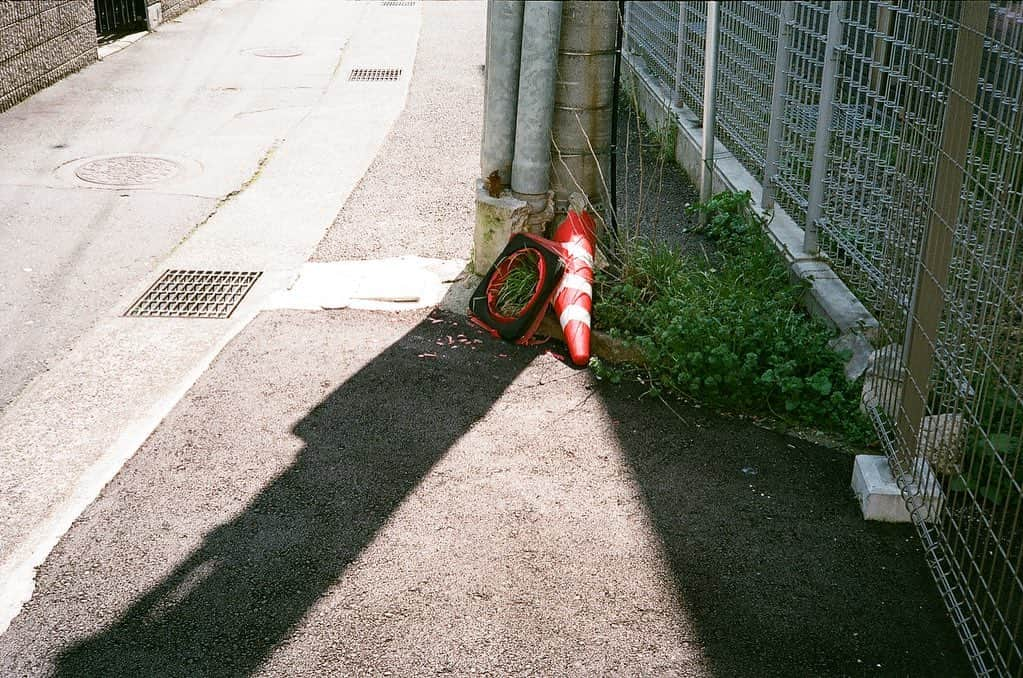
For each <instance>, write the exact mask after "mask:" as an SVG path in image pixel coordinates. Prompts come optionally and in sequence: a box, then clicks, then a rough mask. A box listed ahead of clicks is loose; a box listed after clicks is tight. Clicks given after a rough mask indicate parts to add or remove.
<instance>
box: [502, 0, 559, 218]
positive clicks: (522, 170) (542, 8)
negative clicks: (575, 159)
mask: <svg viewBox="0 0 1023 678" xmlns="http://www.w3.org/2000/svg"><path fill="white" fill-rule="evenodd" d="M560 38H561V2H560V0H558V1H544V2H529V3H527V4H526V7H525V11H524V12H523V16H522V58H521V61H520V65H519V102H518V110H517V111H516V115H515V154H514V157H513V159H512V181H511V186H512V191H513V192H514V193H515V194H516V196H517V197H519V198H520V199H522V200H524V201H526V202H527V203H528V204H529V207H530V209H531V210H532V211H534V212H541V211H545V210H546V209H547V206H548V205H547V201H548V199H547V191H548V190H550V178H551V123H552V121H553V119H554V77H555V72H556V70H557V63H558V42H559V40H560Z"/></svg>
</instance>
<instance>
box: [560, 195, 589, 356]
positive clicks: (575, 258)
mask: <svg viewBox="0 0 1023 678" xmlns="http://www.w3.org/2000/svg"><path fill="white" fill-rule="evenodd" d="M553 240H554V241H555V242H556V243H558V244H559V245H561V247H562V248H563V249H564V250H565V255H566V266H565V275H564V276H562V278H561V283H560V285H559V286H558V289H557V291H556V292H555V293H554V302H553V303H554V312H555V313H557V314H558V321H559V322H560V323H561V329H562V331H563V332H564V334H565V343H566V344H568V353H569V355H571V356H572V362H574V363H575V364H576V365H585V364H587V363H588V362H589V361H590V310H591V309H592V308H593V252H594V249H595V247H596V240H597V228H596V225H595V224H594V223H593V217H591V216H590V215H589V213H587V212H586V211H585V210H581V211H575V210H572V211H570V212H569V213H568V216H566V217H565V220H564V221H562V222H561V225H560V226H558V228H557V230H556V231H554V238H553Z"/></svg>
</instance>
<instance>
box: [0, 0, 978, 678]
mask: <svg viewBox="0 0 1023 678" xmlns="http://www.w3.org/2000/svg"><path fill="white" fill-rule="evenodd" d="M417 11H421V13H422V14H421V16H422V28H421V32H420V38H419V49H418V53H417V54H416V57H415V70H414V74H413V77H412V81H411V84H410V89H409V98H408V103H407V106H406V107H405V108H404V110H403V111H402V112H401V114H400V116H398V117H397V121H396V123H395V126H394V129H393V130H392V131H391V133H390V134H389V136H388V137H387V139H386V140H385V141H384V142H383V145H382V147H381V149H380V154H379V155H378V157H377V159H376V160H375V161H374V162H373V165H372V167H371V168H370V169H369V171H368V173H367V174H366V176H365V177H364V178H363V179H362V181H361V183H360V185H359V187H358V188H357V189H355V190H354V191H353V192H352V195H351V197H350V198H349V199H348V201H347V202H346V204H345V207H344V208H343V209H342V210H341V212H340V214H339V215H338V217H337V219H335V220H334V221H333V225H332V226H331V228H330V229H329V231H327V232H326V236H325V237H324V239H323V240H322V242H321V243H320V245H319V246H318V247H317V248H316V249H315V255H313V248H312V247H310V248H309V249H308V250H307V251H306V254H305V256H307V257H308V256H311V255H313V256H315V258H316V259H318V260H319V261H320V262H321V264H320V265H322V266H331V265H332V264H331V262H340V263H338V264H337V265H338V266H345V265H346V264H345V263H344V260H345V259H351V258H366V257H378V256H392V255H395V254H408V253H414V254H420V255H426V256H437V255H441V256H442V257H444V258H450V257H452V256H459V252H461V251H462V248H463V247H464V248H465V250H467V249H468V243H469V241H470V236H471V233H469V232H468V230H467V229H468V228H469V225H468V219H467V215H469V214H471V206H472V199H473V191H472V186H471V183H470V184H469V185H462V182H463V180H464V179H465V178H466V177H472V176H474V174H475V172H477V167H476V166H477V160H476V158H477V155H476V154H477V152H478V142H479V139H478V133H479V132H478V130H479V125H478V121H479V105H480V99H479V97H480V93H481V82H482V81H481V78H480V72H479V64H480V58H481V55H482V32H481V31H482V11H481V5H479V4H476V3H420V5H419V10H417ZM417 16H418V15H417ZM442 94H443V96H442ZM449 133H450V134H452V135H453V136H454V137H455V138H457V139H459V140H460V141H459V142H458V144H459V145H456V146H455V148H456V151H453V152H451V153H448V154H441V153H439V152H438V149H440V148H442V147H443V146H442V144H443V139H444V137H445V135H446V134H449ZM416 139H418V140H421V141H422V143H411V142H410V140H416ZM463 143H464V148H463V147H462V145H461V144H463ZM431 179H432V180H433V183H431V184H430V185H429V186H423V183H424V181H427V182H428V183H429V181H430V180H431ZM420 189H421V190H420ZM266 204H270V203H266ZM447 212H449V213H450V214H452V215H454V216H453V217H452V218H451V219H450V220H448V219H445V218H443V216H442V213H447ZM352 229H358V230H352ZM380 234H383V235H382V237H378V236H380ZM422 243H427V245H425V246H424V245H422ZM418 247H423V249H421V250H420V249H417V248H418ZM414 248H416V249H414ZM196 251H198V250H196ZM295 256H296V257H297V256H298V255H297V254H296V255H295ZM462 256H464V253H463V254H462ZM301 270H306V271H308V270H309V269H308V268H305V269H301ZM301 284H302V280H301V279H300V280H299V286H301ZM278 299H280V298H278ZM449 301H450V298H449ZM260 304H261V306H262V307H263V308H264V310H262V311H261V312H259V313H258V315H257V316H256V317H255V320H254V321H252V322H251V323H250V324H248V325H246V326H245V327H244V328H240V329H239V331H238V333H237V336H235V338H234V339H233V340H231V341H230V342H229V343H227V344H226V346H225V348H224V349H223V351H221V352H220V353H219V354H218V355H217V357H216V358H215V360H213V361H212V364H211V365H210V368H209V369H208V370H207V371H205V373H203V374H202V376H201V377H200V378H199V379H198V381H197V382H196V383H195V385H194V386H193V387H191V388H190V389H188V391H187V394H186V395H185V396H184V397H183V398H182V399H181V401H180V402H178V403H177V405H176V406H175V407H174V408H173V410H172V411H171V412H170V414H169V415H168V416H167V417H166V419H165V420H164V421H163V422H162V423H161V424H160V425H159V427H158V428H157V429H156V430H155V432H154V433H153V434H152V435H151V436H150V437H148V439H147V440H146V441H145V442H144V444H143V445H142V446H141V448H140V449H139V450H138V452H137V453H136V454H135V455H134V456H133V457H132V458H131V459H130V460H128V461H127V462H126V464H125V465H124V467H123V470H122V471H121V472H120V473H119V474H118V475H117V476H116V477H115V478H114V479H113V480H112V481H111V482H110V483H109V484H108V485H107V486H106V488H105V489H104V490H103V492H102V494H101V495H100V497H99V498H98V499H97V500H96V501H95V502H93V503H92V504H91V505H89V506H88V508H86V509H85V511H84V512H83V513H82V515H81V517H80V518H79V519H78V520H77V521H76V522H75V524H74V525H73V526H72V528H71V529H70V530H69V531H68V532H67V533H66V534H65V535H64V536H63V537H62V538H61V539H60V541H59V543H58V544H57V545H56V547H55V548H54V549H53V551H52V553H50V555H49V557H48V558H47V560H46V562H45V563H44V564H43V565H42V567H41V568H40V569H39V571H38V576H37V582H36V591H35V594H34V596H33V597H32V599H31V601H30V602H29V603H28V604H27V605H26V606H25V607H24V609H23V610H22V612H21V614H20V615H19V616H18V617H17V618H16V619H15V620H14V621H13V623H12V624H11V627H10V628H9V630H8V631H7V632H6V633H5V634H3V635H2V636H0V675H19V676H20V675H27V676H36V675H58V676H115V677H116V676H126V677H127V676H140V675H145V676H148V675H156V676H165V675H166V676H248V675H274V676H303V675H308V676H321V675H367V674H372V675H420V674H425V673H450V674H456V675H468V674H492V675H524V674H525V675H548V674H554V675H562V674H564V675H594V674H598V675H601V674H615V675H619V674H620V675H682V676H792V675H829V676H830V675H853V676H861V675H914V676H915V675H919V676H929V675H943V676H959V675H963V676H965V675H968V674H969V669H968V667H967V665H966V663H965V659H964V657H963V656H962V651H961V649H960V647H959V643H958V640H957V639H956V637H955V634H954V632H953V630H952V629H951V626H950V624H949V623H948V620H947V617H946V614H945V612H944V610H943V608H942V604H941V602H940V599H939V598H938V596H937V595H936V592H935V590H934V584H933V582H932V581H931V580H930V576H929V574H928V572H927V570H926V567H925V565H924V561H923V556H922V554H921V553H920V551H919V547H918V546H917V541H916V538H915V535H914V534H913V532H912V530H911V529H910V528H909V527H908V526H900V525H879V524H870V523H864V522H863V521H862V520H861V519H860V517H859V511H858V508H857V506H856V503H855V501H854V499H853V498H852V496H851V493H850V491H849V489H848V479H849V469H850V466H851V459H850V458H849V457H848V456H846V455H844V454H842V453H838V452H835V451H831V450H827V449H823V448H820V447H818V446H815V445H812V444H809V443H806V442H804V441H800V440H796V439H792V438H788V437H785V436H782V435H779V434H776V433H772V432H769V431H766V430H764V429H762V428H759V427H756V426H754V425H752V424H750V423H749V422H745V421H741V420H736V419H730V418H726V417H721V416H716V415H713V414H710V413H707V412H704V411H703V410H700V409H692V408H685V407H682V406H680V405H677V404H676V405H675V406H674V410H675V411H674V412H673V411H670V410H669V409H667V408H666V407H664V406H663V405H661V404H660V403H658V402H656V401H649V400H642V399H639V397H638V395H639V394H638V392H637V391H636V390H635V389H631V388H629V387H621V388H607V387H605V386H604V385H602V384H599V383H596V382H594V381H593V379H592V377H591V375H590V373H589V372H587V371H578V370H575V369H572V368H570V367H568V366H566V365H565V364H564V363H562V362H561V361H559V360H557V359H556V357H555V356H554V355H552V354H550V353H548V352H547V351H546V350H545V349H543V348H540V349H538V350H537V349H525V348H520V347H515V346H510V345H507V344H504V343H501V342H497V341H495V340H493V339H492V338H491V337H489V336H488V335H486V334H484V333H482V332H480V331H479V330H477V329H476V328H474V327H473V326H472V325H470V324H469V323H468V322H467V321H466V320H465V318H464V317H461V316H458V315H453V314H450V313H447V312H443V311H438V310H432V309H420V310H406V311H401V312H394V311H389V312H382V311H365V310H353V309H346V310H336V311H327V310H307V311H296V310H281V309H276V310H265V309H266V307H267V306H268V305H271V301H270V297H269V296H264V297H263V301H262V302H260ZM449 305H450V304H449ZM455 305H456V306H457V304H455ZM397 307H400V305H395V308H397ZM259 309H260V306H259V305H257V306H254V307H251V309H250V310H251V311H252V312H253V313H255V312H257V311H259ZM186 322H187V321H186ZM551 348H552V349H553V350H555V351H556V350H557V348H556V347H554V346H552V347H551Z"/></svg>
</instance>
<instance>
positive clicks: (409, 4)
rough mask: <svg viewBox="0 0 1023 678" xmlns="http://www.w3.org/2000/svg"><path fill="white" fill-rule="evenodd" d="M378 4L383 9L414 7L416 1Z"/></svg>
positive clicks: (395, 1) (405, 0) (403, 0)
mask: <svg viewBox="0 0 1023 678" xmlns="http://www.w3.org/2000/svg"><path fill="white" fill-rule="evenodd" d="M380 4H381V5H383V6H384V7H415V6H416V0H384V1H383V2H381V3H380Z"/></svg>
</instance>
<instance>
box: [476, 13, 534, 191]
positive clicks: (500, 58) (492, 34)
mask: <svg viewBox="0 0 1023 678" xmlns="http://www.w3.org/2000/svg"><path fill="white" fill-rule="evenodd" d="M524 5H525V2H524V0H490V2H489V3H488V5H487V66H486V69H487V77H486V85H485V87H486V90H485V93H484V110H483V149H482V152H481V153H480V176H483V177H487V176H490V173H491V172H494V171H495V170H496V171H497V172H498V173H499V174H500V175H501V182H502V183H503V184H504V185H508V184H509V183H511V174H512V157H513V156H514V153H515V116H516V111H517V109H518V99H519V57H520V55H521V53H522V14H523V10H524Z"/></svg>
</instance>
